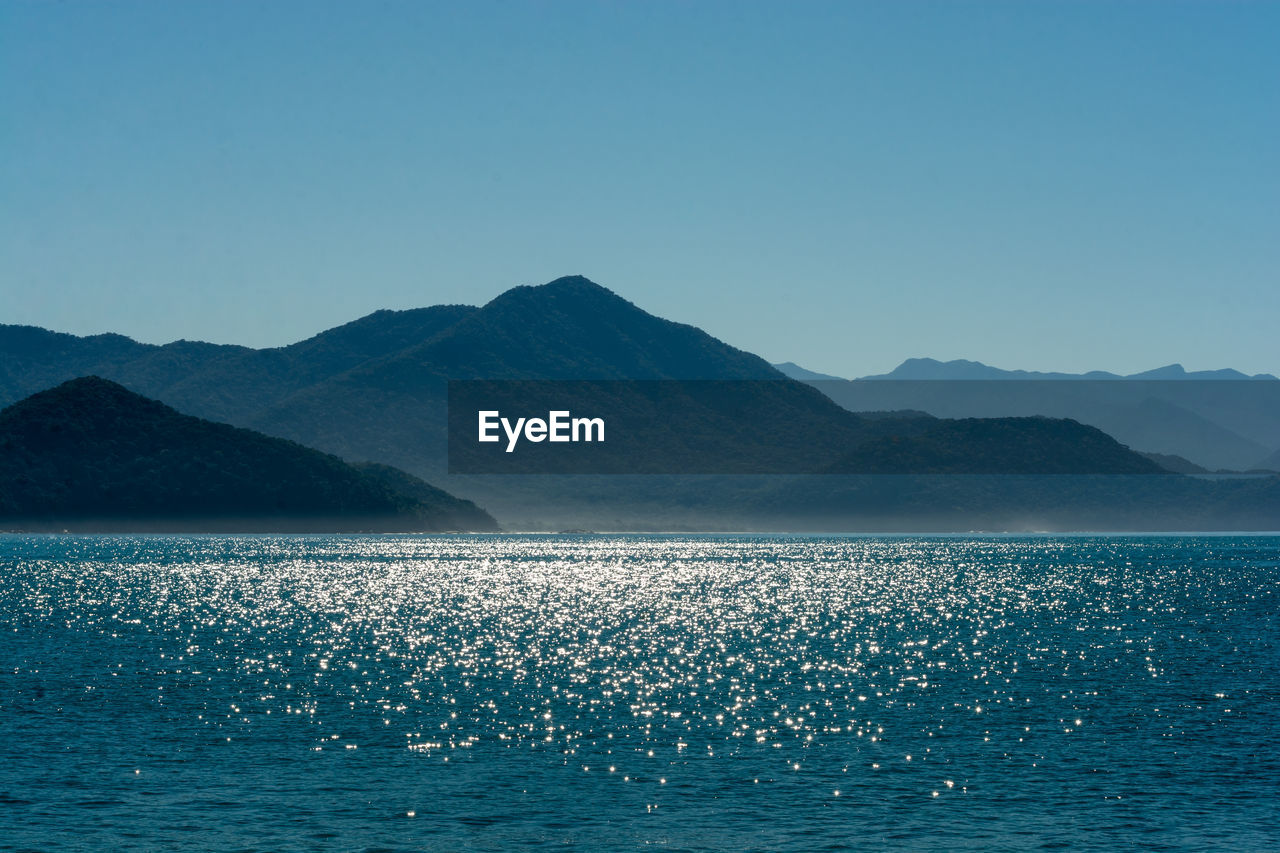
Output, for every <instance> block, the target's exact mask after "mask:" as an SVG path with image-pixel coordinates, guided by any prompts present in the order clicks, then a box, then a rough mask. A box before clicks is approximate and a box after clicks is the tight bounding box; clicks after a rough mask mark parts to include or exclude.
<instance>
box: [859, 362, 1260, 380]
mask: <svg viewBox="0 0 1280 853" xmlns="http://www.w3.org/2000/svg"><path fill="white" fill-rule="evenodd" d="M859 378H860V379H1062V380H1070V379H1086V380H1106V379H1154V380H1196V381H1203V380H1243V379H1249V380H1272V381H1280V380H1277V378H1276V377H1275V376H1272V375H1271V374H1270V373H1258V374H1256V375H1253V376H1249V375H1247V374H1244V373H1241V372H1240V371H1238V370H1233V369H1230V368H1227V369H1223V370H1194V371H1187V370H1186V369H1185V368H1183V366H1182V365H1181V364H1168V365H1165V366H1164V367H1157V368H1155V369H1154V370H1145V371H1142V372H1141V373H1130V374H1128V375H1124V376H1122V375H1120V374H1116V373H1110V372H1108V371H1105V370H1091V371H1089V372H1087V373H1057V372H1049V373H1042V372H1040V371H1036V370H1003V369H1001V368H999V367H990V366H989V365H986V364H983V363H982V362H980V361H967V360H965V359H953V360H952V361H938V360H937V359H933V358H909V359H907V360H906V361H904V362H902V364H900V365H898V366H897V367H895V368H894V369H893V370H891V371H889V372H888V373H881V374H876V375H873V376H862V377H859Z"/></svg>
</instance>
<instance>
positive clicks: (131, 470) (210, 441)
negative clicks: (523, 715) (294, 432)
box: [0, 377, 496, 530]
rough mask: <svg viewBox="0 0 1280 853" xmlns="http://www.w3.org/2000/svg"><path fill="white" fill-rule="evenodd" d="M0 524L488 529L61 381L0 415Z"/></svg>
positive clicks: (397, 492)
mask: <svg viewBox="0 0 1280 853" xmlns="http://www.w3.org/2000/svg"><path fill="white" fill-rule="evenodd" d="M0 523H3V524H6V525H12V526H21V527H36V528H38V527H41V526H54V527H61V526H68V527H80V528H84V527H88V528H121V527H126V528H130V529H139V528H143V529H146V528H168V529H183V530H197V529H234V530H310V529H319V530H456V529H470V530H476V529H478V530H492V529H495V528H496V524H495V522H494V521H493V519H492V518H491V517H490V516H489V515H488V514H487V513H485V512H484V511H483V510H481V509H479V508H478V507H476V506H475V505H474V504H472V503H471V502H470V501H463V500H459V499H457V498H454V497H452V496H451V495H448V494H447V493H445V492H442V491H440V490H438V489H434V488H433V487H431V486H428V485H427V484H426V483H422V482H421V481H418V480H416V478H413V477H410V476H409V475H408V474H405V473H404V472H399V471H395V470H394V469H388V468H386V467H385V466H378V467H370V468H366V469H363V470H357V469H356V468H353V467H352V466H350V465H348V464H346V463H345V462H343V461H342V460H340V459H338V458H337V457H334V456H330V455H328V454H325V453H321V452H319V451H316V450H311V449H310V448H306V447H302V446H301V445H298V444H295V443H293V442H291V441H287V440H285V439H280V438H272V437H270V436H266V435H262V434H261V433H256V432H253V431H251V430H246V429H240V428H238V427H233V426H229V425H227V424H219V423H211V422H209V421H206V420H202V419H200V418H195V417H192V416H189V415H183V414H180V413H179V412H176V411H174V410H173V409H171V408H170V407H168V406H166V405H164V404H163V403H158V402H156V401H154V400H150V399H147V398H145V397H142V396H140V395H138V394H135V393H133V392H131V391H129V390H127V389H125V388H123V387H121V386H120V385H117V384H116V383H114V382H110V381H107V380H105V379H100V378H98V377H85V378H81V379H74V380H71V381H69V382H65V383H63V384H62V385H59V386H58V387H56V388H53V389H51V390H48V391H42V392H40V393H37V394H35V395H33V396H31V397H29V398H27V399H25V400H22V401H20V402H18V403H15V404H14V405H12V406H9V407H8V408H7V409H5V410H3V411H2V412H0Z"/></svg>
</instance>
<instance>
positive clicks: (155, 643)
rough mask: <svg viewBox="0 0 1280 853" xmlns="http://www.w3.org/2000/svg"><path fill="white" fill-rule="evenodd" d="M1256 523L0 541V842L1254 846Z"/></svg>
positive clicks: (1262, 603) (1272, 724)
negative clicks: (1112, 529)
mask: <svg viewBox="0 0 1280 853" xmlns="http://www.w3.org/2000/svg"><path fill="white" fill-rule="evenodd" d="M1278 614H1280V537H1277V536H1274V535H1270V536H1268V535H1256V536H1240V535H1221V536H1201V535H1194V536H1191V535H1188V536H1180V535H1161V536H1149V535H1133V536H1114V535H1107V536H1093V535H1072V536H1060V535H1046V536H1025V537H1021V536H911V537H903V536H892V537H880V536H849V537H846V536H792V535H698V536H692V535H485V536H117V535H103V536H74V535H16V534H14V535H4V536H0V850H6V851H17V850H51V851H52V850H77V851H78V850H83V851H103V850H157V851H159V850H165V851H170V850H180V851H185V850H202V851H203V850H227V851H286V850H290V851H291V850H297V851H312V850H342V851H347V850H360V851H375V850H377V851H413V850H440V851H454V850H494V851H498V850H520V851H523V850H543V849H546V850H551V849H554V850H566V849H568V850H590V851H595V850H603V851H608V850H652V849H666V850H691V851H725V850H727V851H753V850H762V851H786V850H805V851H808V850H911V851H915V850H945V851H965V850H982V851H987V850H1056V849H1063V850H1106V851H1112V850H1161V851H1170V850H1212V849H1217V850H1231V851H1249V850H1276V849H1280V745H1278V741H1277V737H1278V736H1280V651H1278V648H1277V645H1278V643H1280V615H1278Z"/></svg>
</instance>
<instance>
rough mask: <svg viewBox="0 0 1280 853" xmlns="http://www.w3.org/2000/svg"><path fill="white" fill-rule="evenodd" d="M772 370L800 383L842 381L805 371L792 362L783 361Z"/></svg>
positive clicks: (826, 375) (837, 377) (825, 374)
mask: <svg viewBox="0 0 1280 853" xmlns="http://www.w3.org/2000/svg"><path fill="white" fill-rule="evenodd" d="M774 368H775V369H777V370H778V372H780V373H782V374H783V375H784V376H787V377H789V378H791V379H799V380H800V381H801V382H810V381H813V380H834V381H836V382H843V381H844V379H843V378H841V377H839V376H832V375H831V374H829V373H815V372H814V371H812V370H806V369H805V368H803V367H801V366H800V365H798V364H796V363H795V362H794V361H784V362H782V363H781V364H775V365H774Z"/></svg>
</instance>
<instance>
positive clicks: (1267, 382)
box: [778, 358, 1280, 471]
mask: <svg viewBox="0 0 1280 853" xmlns="http://www.w3.org/2000/svg"><path fill="white" fill-rule="evenodd" d="M778 367H779V369H780V370H782V371H783V372H784V373H787V374H788V375H790V376H792V377H793V378H797V379H800V380H801V381H804V382H808V383H809V384H812V385H813V386H814V387H816V388H818V389H819V390H821V391H822V392H823V393H824V394H826V395H827V396H829V397H831V399H833V400H834V401H836V402H837V403H839V404H840V405H842V406H844V407H845V408H847V409H849V410H850V411H864V410H874V409H890V410H892V409H911V410H919V411H923V412H927V413H929V414H931V415H934V416H936V417H941V418H967V417H983V418H992V417H1016V416H1027V415H1044V416H1047V417H1058V418H1072V419H1075V420H1078V421H1080V422H1081V423H1085V424H1089V425H1091V426H1096V427H1098V428H1099V429H1101V430H1103V431H1104V432H1106V433H1108V434H1109V435H1112V436H1114V437H1115V438H1116V439H1118V440H1119V441H1121V442H1122V443H1124V444H1126V445H1128V446H1130V447H1133V448H1135V449H1138V450H1141V451H1143V452H1148V453H1152V454H1157V455H1160V456H1168V457H1181V458H1182V460H1183V462H1181V463H1179V462H1178V461H1177V460H1176V459H1170V460H1169V463H1170V464H1171V465H1172V466H1173V468H1174V470H1179V471H1191V470H1196V469H1199V468H1203V469H1206V470H1210V471H1219V470H1235V471H1249V470H1280V381H1277V380H1276V378H1275V377H1274V376H1272V375H1270V374H1266V373H1263V374H1257V375H1254V376H1248V375H1246V374H1244V373H1241V372H1239V371H1237V370H1229V369H1228V370H1201V371H1187V370H1185V369H1184V368H1183V367H1182V366H1181V365H1178V364H1172V365H1168V366H1166V367H1161V368H1157V369H1155V370H1149V371H1145V372H1142V373H1135V374H1130V375H1128V376H1119V375H1117V374H1113V373H1106V372H1103V371H1092V372H1090V373H1083V374H1072V373H1039V372H1035V371H1026V370H1001V369H999V368H995V367H989V366H988V365H985V364H982V363H981V362H976V361H963V360H957V361H948V362H940V361H935V360H934V359H929V358H914V359H908V360H907V361H904V362H903V363H902V364H901V365H899V366H898V367H897V368H895V369H894V370H893V371H891V372H890V373H886V374H879V375H875V376H866V377H862V378H861V379H854V380H844V379H838V378H833V377H831V378H827V377H826V376H825V374H817V373H814V372H812V371H808V370H805V369H804V368H800V367H798V366H797V365H793V364H791V363H789V362H788V363H786V364H784V365H779V366H778Z"/></svg>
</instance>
